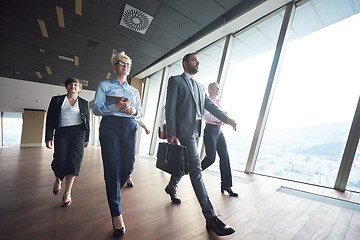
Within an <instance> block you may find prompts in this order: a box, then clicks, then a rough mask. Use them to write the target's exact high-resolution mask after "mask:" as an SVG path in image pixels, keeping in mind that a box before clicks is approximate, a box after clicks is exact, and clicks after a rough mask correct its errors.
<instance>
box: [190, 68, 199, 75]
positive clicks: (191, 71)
mask: <svg viewBox="0 0 360 240" xmlns="http://www.w3.org/2000/svg"><path fill="white" fill-rule="evenodd" d="M198 71H199V70H198V69H196V68H195V67H189V68H188V72H189V73H190V74H196V73H197V72H198Z"/></svg>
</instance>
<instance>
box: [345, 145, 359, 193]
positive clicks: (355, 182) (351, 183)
mask: <svg viewBox="0 0 360 240" xmlns="http://www.w3.org/2000/svg"><path fill="white" fill-rule="evenodd" d="M346 189H347V190H353V191H358V192H360V142H359V144H358V147H357V151H356V153H355V157H354V162H353V165H352V167H351V172H350V176H349V180H348V183H347V185H346Z"/></svg>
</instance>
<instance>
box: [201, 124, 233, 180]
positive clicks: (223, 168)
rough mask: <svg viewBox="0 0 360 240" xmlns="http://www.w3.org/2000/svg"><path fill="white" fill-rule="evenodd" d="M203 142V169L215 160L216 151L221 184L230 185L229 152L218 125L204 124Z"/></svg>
mask: <svg viewBox="0 0 360 240" xmlns="http://www.w3.org/2000/svg"><path fill="white" fill-rule="evenodd" d="M204 144H205V151H206V157H205V158H204V159H203V160H202V162H201V167H202V169H203V170H205V169H206V168H208V167H209V166H210V165H211V164H213V163H214V162H215V157H216V152H217V153H218V154H219V157H220V175H221V186H222V187H232V176H231V167H230V159H229V154H228V151H227V147H226V141H225V137H224V134H223V133H222V131H221V129H220V126H218V125H214V124H206V126H205V130H204Z"/></svg>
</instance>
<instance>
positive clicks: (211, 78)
mask: <svg viewBox="0 0 360 240" xmlns="http://www.w3.org/2000/svg"><path fill="white" fill-rule="evenodd" d="M224 44H225V39H222V40H220V41H218V42H216V43H214V44H212V45H210V46H209V47H207V48H206V49H204V50H203V51H201V52H199V53H198V54H197V55H198V58H199V61H200V66H199V72H198V73H197V74H196V75H195V76H194V77H195V79H196V81H198V82H199V83H201V84H202V85H203V86H204V87H205V90H206V91H207V87H208V85H209V84H210V83H212V82H216V81H217V77H218V73H219V67H220V61H221V57H222V54H223V49H224Z"/></svg>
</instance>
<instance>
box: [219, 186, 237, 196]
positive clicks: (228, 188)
mask: <svg viewBox="0 0 360 240" xmlns="http://www.w3.org/2000/svg"><path fill="white" fill-rule="evenodd" d="M224 191H226V192H228V194H230V196H232V197H237V196H238V194H237V193H235V192H233V191H232V190H231V188H230V187H226V188H225V187H221V193H224Z"/></svg>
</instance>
